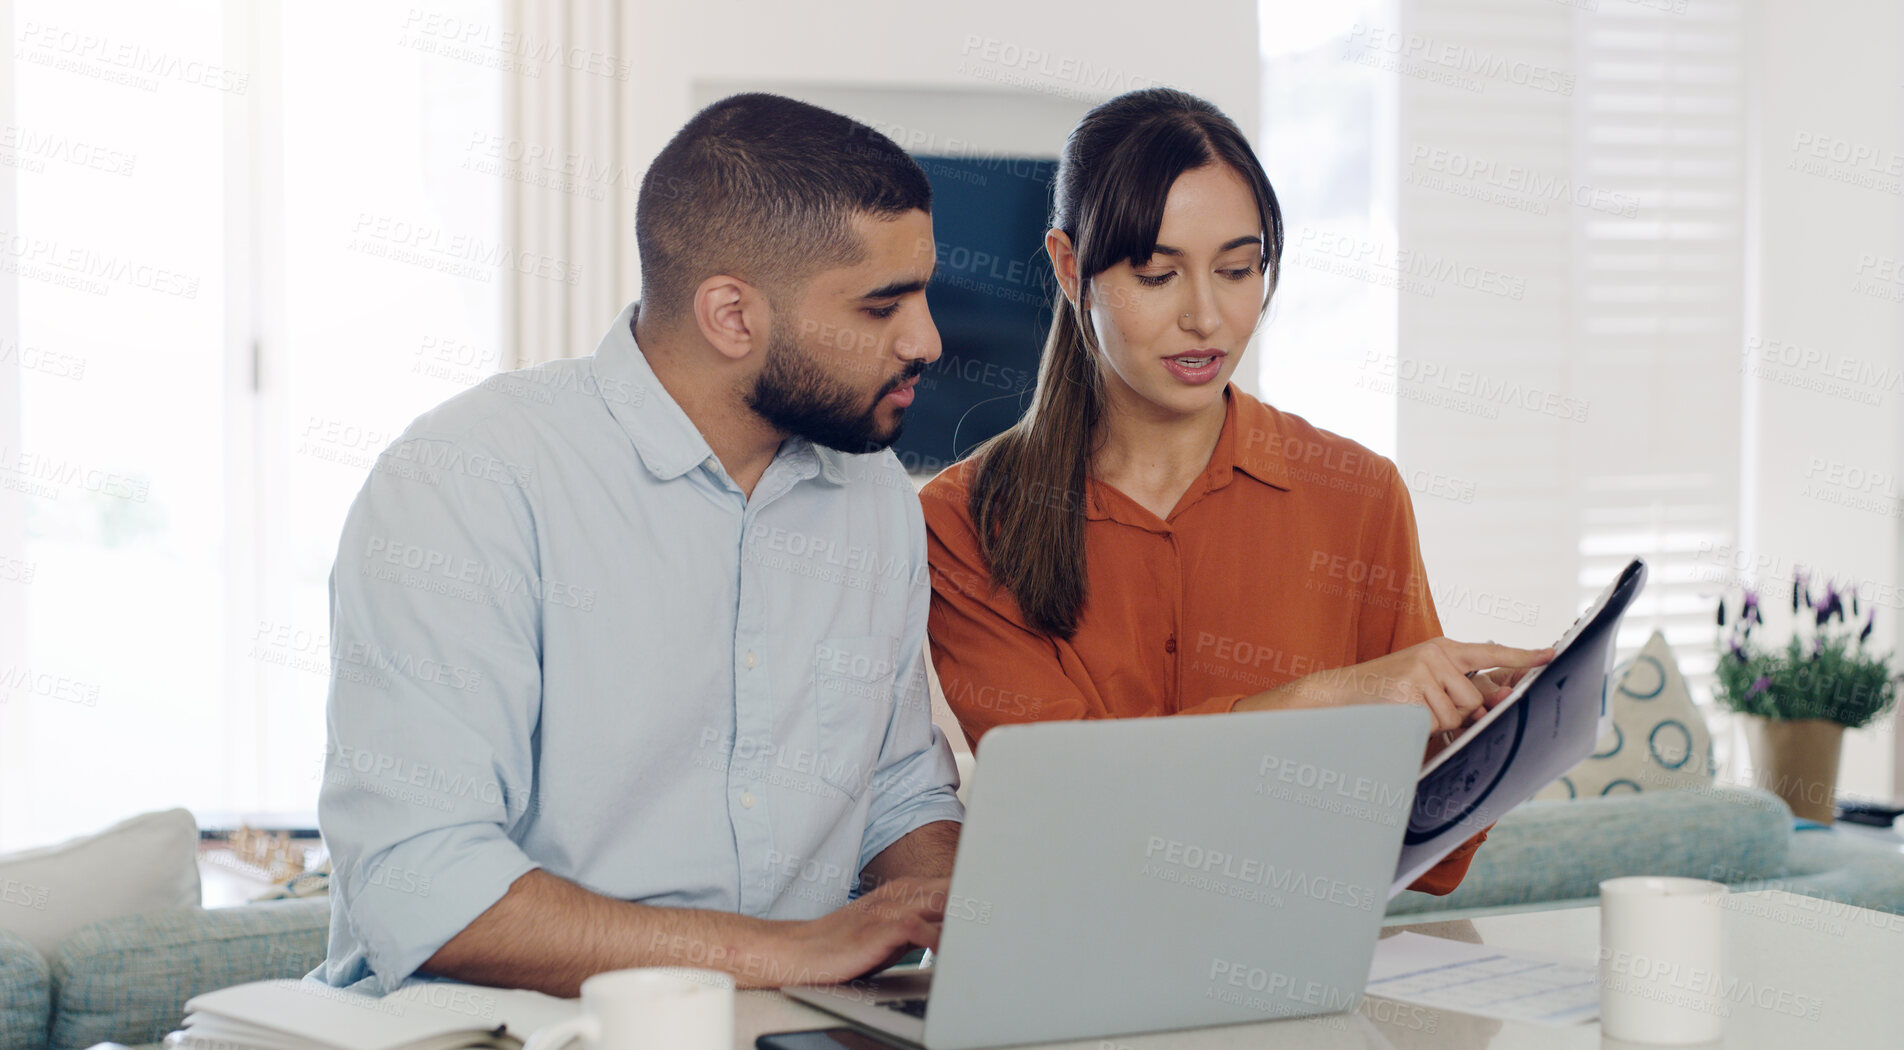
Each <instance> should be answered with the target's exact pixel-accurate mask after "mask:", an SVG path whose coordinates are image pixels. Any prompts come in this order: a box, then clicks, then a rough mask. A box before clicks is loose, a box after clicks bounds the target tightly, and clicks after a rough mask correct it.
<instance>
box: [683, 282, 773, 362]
mask: <svg viewBox="0 0 1904 1050" xmlns="http://www.w3.org/2000/svg"><path fill="white" fill-rule="evenodd" d="M772 320H773V316H772V312H771V310H770V308H769V307H768V305H767V297H766V296H764V295H761V294H760V291H759V289H757V288H755V287H754V286H753V285H751V284H748V283H747V282H746V281H743V280H741V279H740V278H738V277H733V276H730V275H728V274H715V275H714V276H712V277H709V278H708V279H707V280H705V281H702V282H701V284H700V286H699V287H697V288H695V289H694V322H695V324H696V325H697V326H699V328H700V329H701V338H703V339H706V340H707V342H708V345H709V346H712V347H713V348H714V350H715V352H717V353H719V354H720V355H721V356H722V357H725V358H727V359H728V360H730V361H741V360H744V359H746V357H747V355H748V354H751V353H754V352H755V351H757V350H762V349H764V348H765V347H766V345H767V331H768V328H769V325H770V324H771V323H772Z"/></svg>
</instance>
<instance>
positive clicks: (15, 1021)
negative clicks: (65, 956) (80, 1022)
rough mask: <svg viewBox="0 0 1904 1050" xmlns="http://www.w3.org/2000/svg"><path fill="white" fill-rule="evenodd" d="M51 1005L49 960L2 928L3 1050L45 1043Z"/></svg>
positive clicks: (20, 1049)
mask: <svg viewBox="0 0 1904 1050" xmlns="http://www.w3.org/2000/svg"><path fill="white" fill-rule="evenodd" d="M52 1006H53V994H52V984H51V982H50V980H49V979H48V976H47V971H46V960H45V959H44V958H42V957H41V956H40V953H39V952H37V951H34V950H33V946H32V945H30V944H28V943H26V941H25V940H24V939H22V938H20V937H18V936H15V935H14V934H11V933H8V932H7V931H5V930H0V1050H39V1048H40V1047H43V1046H45V1045H46V1020H47V1012H48V1011H49V1010H51V1009H52Z"/></svg>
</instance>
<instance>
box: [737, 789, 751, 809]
mask: <svg viewBox="0 0 1904 1050" xmlns="http://www.w3.org/2000/svg"><path fill="white" fill-rule="evenodd" d="M740 808H742V809H753V808H754V793H753V792H751V791H743V792H741V793H740Z"/></svg>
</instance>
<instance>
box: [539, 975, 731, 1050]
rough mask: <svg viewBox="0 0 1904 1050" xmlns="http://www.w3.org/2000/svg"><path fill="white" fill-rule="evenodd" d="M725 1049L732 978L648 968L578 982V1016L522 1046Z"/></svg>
mask: <svg viewBox="0 0 1904 1050" xmlns="http://www.w3.org/2000/svg"><path fill="white" fill-rule="evenodd" d="M578 1037H579V1038H580V1039H581V1040H582V1045H583V1046H585V1047H587V1048H588V1050H731V1048H732V1047H733V1045H734V978H733V976H732V975H730V974H725V973H719V972H717V971H714V970H693V969H687V968H685V967H677V966H651V967H645V968H642V969H637V970H611V971H609V972H607V973H598V974H596V975H595V976H593V977H590V978H589V979H588V980H586V981H583V982H582V1013H581V1016H579V1017H575V1018H572V1019H570V1020H567V1021H562V1022H560V1023H557V1024H552V1025H545V1026H543V1027H542V1028H539V1029H537V1030H536V1031H535V1033H534V1034H532V1035H531V1036H530V1037H529V1040H528V1042H527V1043H526V1044H524V1046H523V1048H522V1050H561V1048H562V1047H564V1046H567V1045H568V1044H569V1042H570V1041H571V1040H573V1039H576V1038H578Z"/></svg>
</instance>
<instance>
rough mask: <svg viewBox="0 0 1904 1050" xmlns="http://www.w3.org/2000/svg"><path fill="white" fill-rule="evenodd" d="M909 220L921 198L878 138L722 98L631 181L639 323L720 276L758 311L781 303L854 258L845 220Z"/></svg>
mask: <svg viewBox="0 0 1904 1050" xmlns="http://www.w3.org/2000/svg"><path fill="white" fill-rule="evenodd" d="M915 208H917V209H919V210H921V211H927V212H930V211H931V210H932V186H931V184H930V183H928V182H927V181H926V175H925V172H924V171H922V170H920V168H919V165H918V163H916V162H915V161H914V160H913V159H912V158H911V157H909V156H907V155H906V152H905V151H904V150H902V149H900V148H899V146H898V144H897V143H895V142H893V140H891V139H889V138H887V137H886V136H885V135H882V134H880V133H879V132H878V131H875V130H873V129H872V128H870V127H867V126H866V125H864V124H861V123H860V122H859V121H856V120H853V119H852V118H850V117H845V116H842V115H840V114H838V113H834V112H832V111H831V110H826V109H821V108H820V107H818V106H814V105H809V104H807V103H805V102H799V101H796V100H794V99H790V98H783V97H781V96H779V95H769V94H760V93H752V94H745V95H733V96H731V97H728V98H724V99H722V100H721V101H719V102H716V103H714V104H713V105H711V106H709V107H707V108H706V109H704V110H702V111H701V112H699V113H697V114H695V115H694V117H693V119H691V120H689V121H688V122H687V123H686V124H685V125H683V126H682V128H681V130H680V131H678V132H676V133H675V135H674V138H673V139H670V140H669V142H668V145H667V146H666V147H665V148H663V149H662V151H661V153H660V155H659V156H657V157H655V160H654V163H653V164H652V165H650V166H649V168H648V173H647V175H646V176H644V177H643V178H642V180H641V196H640V198H639V199H638V201H637V203H636V206H635V243H636V246H637V247H638V248H639V250H640V252H641V310H642V313H643V314H646V315H649V316H659V317H660V318H663V319H671V318H674V317H677V316H679V315H680V314H681V313H682V312H683V311H685V310H686V309H687V307H688V302H689V300H690V299H691V298H692V296H693V294H694V289H695V288H696V287H698V286H699V285H700V283H701V282H702V281H704V280H706V279H707V278H708V277H711V276H713V275H715V274H723V273H724V274H731V275H733V276H735V277H739V278H741V279H742V280H745V281H747V282H748V283H750V284H753V285H755V286H756V287H758V288H760V289H761V290H762V291H763V292H764V293H766V294H767V296H768V297H769V299H773V300H779V299H781V298H782V297H785V296H790V295H791V294H793V293H795V292H796V291H797V290H798V289H799V288H800V287H803V286H804V285H805V283H806V279H807V278H809V277H811V276H812V275H813V274H815V273H817V272H819V271H821V270H827V269H831V268H833V267H836V266H850V265H852V264H853V263H855V262H858V261H859V260H860V259H861V258H863V257H864V252H865V247H864V246H863V245H862V244H861V243H860V240H859V238H858V237H857V236H856V235H855V234H854V232H853V229H852V227H851V225H850V221H851V216H852V215H853V214H854V213H856V212H864V213H869V214H871V215H874V216H878V217H882V218H894V217H897V216H900V215H903V214H905V213H906V212H908V211H911V210H913V209H915Z"/></svg>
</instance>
